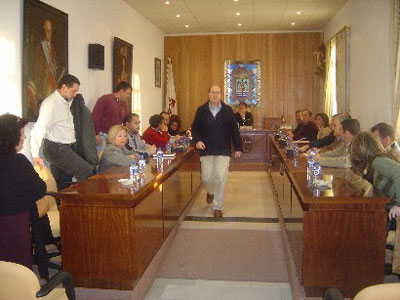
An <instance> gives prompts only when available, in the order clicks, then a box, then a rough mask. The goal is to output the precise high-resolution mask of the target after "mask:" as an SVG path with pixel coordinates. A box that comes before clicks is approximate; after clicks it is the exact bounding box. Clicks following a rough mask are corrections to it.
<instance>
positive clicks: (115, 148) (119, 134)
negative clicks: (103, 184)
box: [99, 125, 135, 172]
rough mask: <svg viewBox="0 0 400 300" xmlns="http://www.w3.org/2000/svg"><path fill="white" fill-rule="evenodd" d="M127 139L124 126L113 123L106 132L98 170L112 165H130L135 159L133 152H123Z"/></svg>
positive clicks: (103, 169) (100, 170)
mask: <svg viewBox="0 0 400 300" xmlns="http://www.w3.org/2000/svg"><path fill="white" fill-rule="evenodd" d="M127 141H128V133H127V129H126V127H124V126H122V125H114V126H112V127H111V128H110V130H109V131H108V134H107V139H106V142H107V144H106V147H105V148H104V151H103V155H102V156H101V159H100V165H99V172H103V171H105V170H107V169H108V168H110V167H112V166H130V165H131V163H132V161H133V160H135V155H134V154H127V153H126V152H125V144H126V142H127Z"/></svg>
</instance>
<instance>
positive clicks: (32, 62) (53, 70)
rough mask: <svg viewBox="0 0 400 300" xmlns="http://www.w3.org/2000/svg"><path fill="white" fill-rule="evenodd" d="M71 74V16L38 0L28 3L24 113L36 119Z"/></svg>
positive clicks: (25, 14) (30, 119)
mask: <svg viewBox="0 0 400 300" xmlns="http://www.w3.org/2000/svg"><path fill="white" fill-rule="evenodd" d="M67 73H68V15H67V14H66V13H64V12H62V11H60V10H58V9H56V8H54V7H52V6H50V5H48V4H45V3H43V2H40V1H37V0H25V2H24V40H23V76H22V77H23V83H22V88H23V91H22V101H23V103H22V113H23V117H24V118H26V119H28V120H29V121H36V119H37V117H38V115H39V109H40V105H41V103H42V102H43V100H44V99H45V98H46V97H47V96H49V95H50V94H51V93H53V92H54V90H55V89H56V87H57V83H58V81H59V80H60V79H61V77H62V76H63V75H65V74H67Z"/></svg>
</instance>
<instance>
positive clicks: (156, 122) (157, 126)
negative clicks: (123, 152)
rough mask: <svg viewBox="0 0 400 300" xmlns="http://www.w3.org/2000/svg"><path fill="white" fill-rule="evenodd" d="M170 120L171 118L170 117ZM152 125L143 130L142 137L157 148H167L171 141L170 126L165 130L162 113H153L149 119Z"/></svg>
mask: <svg viewBox="0 0 400 300" xmlns="http://www.w3.org/2000/svg"><path fill="white" fill-rule="evenodd" d="M168 121H169V118H168ZM149 123H150V126H149V128H147V129H146V130H145V132H143V135H142V139H143V140H144V141H145V142H146V143H147V144H149V145H155V146H156V148H165V145H167V143H168V142H169V134H168V128H167V130H163V128H164V126H165V125H164V124H163V118H162V117H161V116H160V115H153V116H151V117H150V120H149Z"/></svg>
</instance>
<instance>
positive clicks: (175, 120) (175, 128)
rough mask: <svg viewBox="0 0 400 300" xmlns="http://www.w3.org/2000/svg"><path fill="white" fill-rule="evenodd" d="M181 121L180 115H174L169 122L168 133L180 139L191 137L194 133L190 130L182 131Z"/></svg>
mask: <svg viewBox="0 0 400 300" xmlns="http://www.w3.org/2000/svg"><path fill="white" fill-rule="evenodd" d="M181 124H182V123H181V119H180V118H179V116H178V115H172V116H171V118H170V120H169V124H168V133H169V135H170V136H178V139H179V138H180V137H181V136H183V135H186V136H191V135H192V133H191V132H190V130H189V129H188V130H186V131H180V129H181Z"/></svg>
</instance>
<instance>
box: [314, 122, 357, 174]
mask: <svg viewBox="0 0 400 300" xmlns="http://www.w3.org/2000/svg"><path fill="white" fill-rule="evenodd" d="M341 125H342V130H341V134H340V140H341V141H342V142H343V145H342V146H340V147H338V148H336V149H334V150H332V151H327V152H323V153H316V154H315V155H314V160H315V161H319V163H320V165H321V166H323V167H333V168H349V167H350V166H351V164H350V152H349V149H350V144H351V142H352V140H353V138H354V137H355V136H356V135H357V134H358V133H359V132H360V122H358V120H357V119H347V120H344V121H342V123H341Z"/></svg>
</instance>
